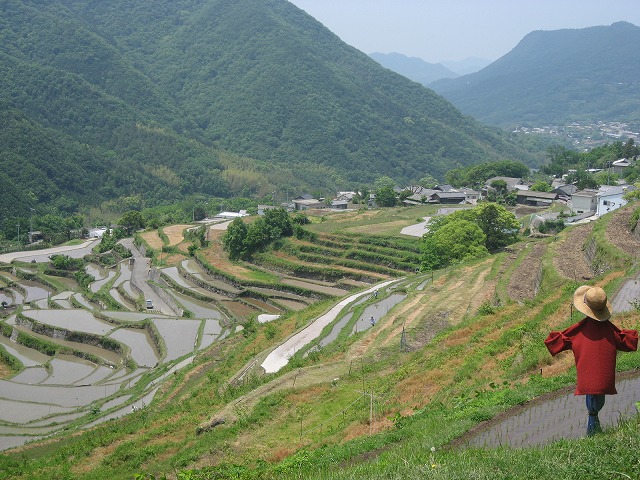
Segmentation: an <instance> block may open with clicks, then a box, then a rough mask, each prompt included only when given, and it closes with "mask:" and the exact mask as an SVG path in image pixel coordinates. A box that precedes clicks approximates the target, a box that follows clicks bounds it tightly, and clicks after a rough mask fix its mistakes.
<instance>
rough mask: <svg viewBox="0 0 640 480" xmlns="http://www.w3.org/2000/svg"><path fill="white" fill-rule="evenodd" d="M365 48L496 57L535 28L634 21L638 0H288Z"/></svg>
mask: <svg viewBox="0 0 640 480" xmlns="http://www.w3.org/2000/svg"><path fill="white" fill-rule="evenodd" d="M289 1H290V2H291V3H293V4H295V5H296V6H298V7H299V8H301V9H302V10H304V11H306V12H307V13H308V14H309V15H311V16H312V17H314V18H315V19H316V20H318V21H320V22H321V23H323V24H324V25H325V26H326V27H327V28H329V30H331V31H333V32H334V33H335V34H336V35H338V36H339V37H340V38H341V39H342V40H344V41H345V42H346V43H348V44H349V45H352V46H354V47H356V48H357V49H359V50H361V51H363V52H364V53H373V52H381V53H391V52H398V53H402V54H404V55H408V56H410V57H420V58H422V59H423V60H426V61H427V62H432V63H437V62H440V61H446V60H463V59H465V58H467V57H479V58H483V59H486V60H492V61H493V60H496V59H498V58H500V57H501V56H503V55H504V54H506V53H507V52H509V51H510V50H511V49H512V48H513V47H515V46H516V45H517V44H518V42H519V41H520V40H522V38H523V37H524V36H525V35H526V34H528V33H529V32H532V31H534V30H558V29H562V28H585V27H592V26H596V25H610V24H612V23H614V22H617V21H622V20H624V21H627V22H630V23H633V24H634V25H637V26H640V1H638V0H289Z"/></svg>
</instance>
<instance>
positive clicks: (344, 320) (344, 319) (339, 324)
mask: <svg viewBox="0 0 640 480" xmlns="http://www.w3.org/2000/svg"><path fill="white" fill-rule="evenodd" d="M352 317H353V312H350V313H347V314H346V315H345V316H344V317H342V318H341V319H340V320H338V321H337V322H336V324H335V325H334V326H333V328H332V329H331V332H329V335H327V336H326V337H324V338H323V339H322V340H320V343H319V345H320V346H321V347H325V346H327V345H329V344H330V343H331V342H333V341H334V340H335V339H336V338H338V335H340V332H341V331H342V329H343V328H344V327H345V326H346V325H347V323H349V320H351V318H352Z"/></svg>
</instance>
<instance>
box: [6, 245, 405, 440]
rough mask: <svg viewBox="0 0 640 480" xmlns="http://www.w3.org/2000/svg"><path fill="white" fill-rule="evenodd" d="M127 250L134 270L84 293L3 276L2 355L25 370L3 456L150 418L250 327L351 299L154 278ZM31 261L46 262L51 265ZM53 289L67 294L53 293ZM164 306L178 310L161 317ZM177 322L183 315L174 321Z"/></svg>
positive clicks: (42, 256) (192, 270)
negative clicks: (167, 386) (163, 392)
mask: <svg viewBox="0 0 640 480" xmlns="http://www.w3.org/2000/svg"><path fill="white" fill-rule="evenodd" d="M127 247H128V248H132V253H133V258H132V259H131V260H126V261H123V262H121V263H120V264H118V265H116V266H115V267H113V268H104V267H102V266H100V265H97V264H94V263H90V264H88V265H86V267H85V272H86V273H87V274H89V275H91V276H92V277H93V279H94V280H93V281H92V282H91V283H90V284H89V285H88V288H87V290H86V291H84V292H83V291H81V290H80V288H79V287H78V285H77V284H76V282H75V281H74V280H73V279H69V278H64V277H55V278H54V277H51V276H47V279H46V281H45V276H44V275H43V274H39V273H38V272H39V271H41V270H39V269H38V266H37V265H35V264H32V263H29V264H24V263H17V264H16V265H15V266H14V265H13V264H12V265H6V264H4V268H3V264H0V301H4V302H6V304H8V305H9V310H6V309H3V311H0V326H2V335H0V349H2V350H4V352H6V354H7V355H8V356H10V357H12V358H13V359H14V360H15V363H16V364H17V365H18V368H17V371H16V373H15V374H14V375H13V376H12V377H10V378H5V379H1V380H0V450H5V449H7V448H11V447H14V446H18V445H21V444H23V443H25V442H28V441H30V440H35V439H38V438H42V437H45V436H49V435H52V434H55V433H57V432H59V431H61V430H63V429H64V430H68V429H75V428H86V427H89V426H91V425H95V424H98V423H101V422H104V421H106V420H109V419H112V418H118V417H121V416H123V415H126V414H128V413H130V412H131V411H132V410H133V409H134V408H136V409H138V408H144V407H145V406H146V405H148V404H150V403H151V402H152V401H153V398H154V395H155V393H156V391H157V390H158V388H159V386H160V384H161V382H162V381H163V380H164V379H165V378H167V377H168V376H169V375H171V374H173V373H174V372H175V371H176V370H177V369H179V368H183V367H184V366H185V365H187V364H189V363H190V362H191V361H193V358H194V356H195V354H196V353H197V352H198V351H200V350H202V349H206V348H209V347H211V346H212V345H213V344H214V343H215V342H216V341H220V340H222V339H224V338H226V337H227V336H228V335H230V334H231V333H232V332H233V331H236V330H237V327H238V326H239V325H238V323H242V321H243V320H244V319H248V318H252V317H254V316H256V317H257V316H258V315H267V316H269V319H270V320H272V319H273V321H275V319H277V317H279V316H280V315H282V314H283V313H286V312H289V311H299V310H302V309H304V308H306V307H307V306H308V305H311V304H313V303H314V302H316V301H317V299H318V296H317V295H315V294H314V293H316V292H317V293H321V294H323V295H333V296H338V297H342V296H345V295H347V294H348V293H349V291H348V289H347V288H353V287H355V286H354V285H350V286H346V285H345V286H346V287H347V288H342V287H343V285H339V284H336V283H328V282H320V281H313V280H308V279H298V278H295V277H285V278H282V279H281V282H282V283H283V284H288V285H292V286H295V287H297V288H302V289H305V290H307V291H308V292H310V293H309V294H308V296H306V295H305V294H299V293H298V291H296V293H291V292H288V291H282V290H277V289H271V288H268V287H262V288H258V287H255V288H253V289H252V291H249V290H245V289H243V288H241V287H239V286H238V285H231V284H229V283H226V282H224V281H222V280H220V279H219V278H214V277H212V276H211V275H209V274H208V273H207V271H206V270H205V269H203V268H202V267H201V266H200V265H199V264H198V263H197V262H196V261H194V260H193V259H188V260H185V261H183V262H182V263H181V264H180V265H178V267H167V268H164V269H161V270H156V269H155V268H151V269H150V268H149V261H148V259H146V258H144V257H142V255H141V253H140V252H138V251H137V250H136V249H135V247H133V246H132V244H131V245H129V244H127ZM82 248H83V249H84V250H87V247H86V246H83V247H82ZM84 250H83V251H84ZM70 252H71V250H70ZM87 253H89V250H87V251H85V252H84V254H87ZM65 254H66V253H65ZM69 256H71V257H72V258H81V257H82V256H83V255H80V254H79V253H75V254H71V253H69ZM24 258H28V261H29V262H31V260H35V261H36V262H46V261H48V254H47V253H46V252H41V253H38V254H32V255H31V256H30V257H24ZM21 260H22V261H24V259H21ZM25 276H26V277H27V278H30V279H33V280H25V279H24V278H22V277H25ZM38 277H39V278H40V279H41V282H40V281H36V280H38ZM52 280H54V281H52ZM152 280H153V282H152ZM165 282H166V283H165ZM50 285H63V286H64V287H63V288H60V287H58V288H59V290H58V291H56V290H55V289H54V287H52V286H50ZM158 285H160V287H159V286H158ZM170 285H173V286H174V287H175V288H172V287H171V286H170ZM283 290H286V289H283ZM359 297H360V295H357V296H355V297H350V298H351V299H352V300H353V299H354V298H359ZM399 297H400V296H398V297H397V298H396V295H388V296H385V298H381V299H380V301H379V302H378V303H377V304H376V306H375V307H372V306H368V307H367V309H369V308H376V309H377V311H378V312H380V314H382V312H383V311H385V312H386V311H388V310H389V309H390V308H392V306H393V305H395V303H397V302H398V301H400V299H398V298H399ZM365 300H366V299H363V300H361V301H365ZM148 301H150V305H151V307H150V308H146V307H147V302H148ZM166 302H169V303H172V302H173V303H175V304H177V305H178V307H179V308H176V309H172V310H169V309H167V308H163V307H164V306H165V305H166ZM344 302H345V300H343V301H342V302H340V303H339V304H338V305H337V308H338V310H335V308H334V309H332V312H334V311H339V310H340V309H342V308H343V307H344V305H346V304H345V303H344ZM114 306H115V307H114ZM352 308H354V306H352ZM174 310H175V311H178V310H180V312H179V313H181V312H182V311H183V310H184V312H185V315H184V316H182V317H180V316H176V315H174V314H170V313H171V312H172V311H174ZM167 312H169V313H167ZM365 314H369V312H368V310H367V311H366V312H365ZM347 325H353V319H352V318H351V316H349V315H345V316H344V319H341V320H340V321H339V322H337V323H336V324H335V325H334V327H333V329H332V331H331V333H330V334H329V335H328V336H327V337H325V338H323V339H322V340H321V342H322V344H326V343H329V342H331V341H333V340H334V339H335V338H336V337H337V335H338V334H339V332H340V331H341V330H342V329H343V328H345V327H347ZM300 345H301V344H298V345H297V346H296V347H295V348H300ZM42 352H47V354H45V353H42ZM160 367H162V368H160Z"/></svg>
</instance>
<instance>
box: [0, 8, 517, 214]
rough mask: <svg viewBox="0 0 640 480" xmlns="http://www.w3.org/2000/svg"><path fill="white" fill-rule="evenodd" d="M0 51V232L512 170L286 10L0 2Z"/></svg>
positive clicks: (444, 113) (472, 134)
mask: <svg viewBox="0 0 640 480" xmlns="http://www.w3.org/2000/svg"><path fill="white" fill-rule="evenodd" d="M0 45H2V46H1V47H0V82H1V83H2V85H3V88H2V90H0V119H2V122H3V123H2V124H3V129H2V133H1V135H2V142H1V143H0V165H1V166H2V167H3V168H2V169H1V171H2V172H3V178H2V180H3V183H4V184H5V185H6V188H3V189H2V191H1V192H0V219H1V218H3V217H7V216H11V215H24V214H26V213H27V212H28V211H29V209H30V208H33V207H38V208H39V209H42V208H44V205H46V206H48V207H53V208H62V209H66V210H71V211H72V210H74V209H75V208H78V207H81V206H84V205H96V204H99V203H100V202H101V201H104V200H108V199H113V198H117V197H122V196H129V195H136V194H141V195H143V197H144V198H145V200H146V202H147V204H148V205H153V204H158V203H162V202H169V201H174V200H176V199H179V198H182V197H184V196H185V195H190V194H194V193H202V194H207V195H214V196H222V197H224V196H229V195H238V194H245V195H248V194H265V193H267V192H271V191H273V190H275V189H280V190H284V189H285V188H286V189H289V190H290V191H292V192H293V191H296V190H299V189H302V188H305V189H307V188H324V189H330V190H334V189H335V188H337V187H338V188H339V187H345V186H352V185H353V184H354V183H368V182H372V181H373V180H374V179H376V178H379V177H380V176H383V175H388V176H391V177H393V178H395V179H396V180H398V181H410V180H416V179H418V178H420V177H421V176H423V175H424V174H427V173H428V174H431V175H433V176H435V177H439V178H442V177H443V175H444V173H445V172H446V171H447V170H448V169H449V168H451V167H454V166H455V167H457V166H465V165H469V164H473V163H477V162H480V161H487V160H498V159H505V158H507V159H517V160H527V156H526V154H524V153H523V152H521V151H520V150H518V149H517V148H516V147H514V146H513V145H510V144H509V143H508V142H507V140H506V138H505V134H503V133H501V132H499V131H498V130H495V129H493V128H489V127H486V126H483V125H481V124H479V123H478V122H476V121H475V120H473V119H471V118H469V117H466V116H464V115H463V114H462V113H460V112H459V111H458V110H457V109H456V108H454V107H453V106H452V105H451V104H450V103H448V102H447V101H445V100H444V99H442V98H441V97H440V96H438V95H435V94H434V93H433V92H432V91H430V90H428V89H426V88H423V87H422V86H420V85H417V84H415V83H413V82H411V81H409V80H407V79H405V78H404V77H401V76H400V75H397V74H395V73H393V72H390V71H388V70H386V69H384V68H382V67H381V66H380V65H378V64H377V63H376V62H375V61H373V60H372V59H370V58H369V57H368V56H367V55H365V54H363V53H361V52H359V51H358V50H356V49H354V48H352V47H350V46H348V45H346V44H345V43H343V42H342V41H341V40H340V39H339V38H338V37H336V36H335V35H333V34H332V33H331V32H330V31H328V30H327V29H326V28H325V27H323V26H322V25H321V24H320V23H318V22H317V21H315V20H314V19H313V18H311V17H310V16H308V15H307V14H305V13H304V12H303V11H302V10H299V9H298V8H296V7H295V6H293V5H292V4H290V3H288V2H286V1H285V0H261V1H259V0H233V1H232V0H175V1H162V0H140V1H137V2H130V1H128V0H114V1H109V2H97V1H92V0H57V1H47V2H42V1H37V0H28V1H25V0H23V1H18V0H2V1H0ZM16 192H18V193H16Z"/></svg>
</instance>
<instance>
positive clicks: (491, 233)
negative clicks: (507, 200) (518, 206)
mask: <svg viewBox="0 0 640 480" xmlns="http://www.w3.org/2000/svg"><path fill="white" fill-rule="evenodd" d="M473 210H474V213H475V214H476V215H477V217H476V223H477V224H478V226H479V227H480V228H481V229H482V231H483V232H484V234H485V235H486V236H487V239H486V243H485V245H486V247H487V250H489V251H490V252H494V251H496V250H499V249H501V248H503V247H506V246H507V245H510V244H512V243H514V242H515V241H516V240H517V239H518V232H519V231H520V223H519V222H518V220H517V219H516V216H515V215H514V214H513V213H511V212H509V211H508V210H507V209H506V208H504V207H503V206H501V205H498V204H496V203H484V204H482V205H478V206H477V207H475V208H474V209H473Z"/></svg>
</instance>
